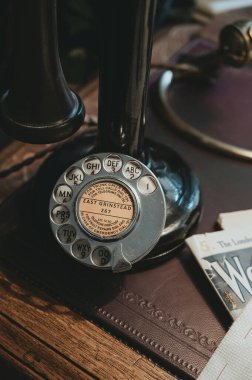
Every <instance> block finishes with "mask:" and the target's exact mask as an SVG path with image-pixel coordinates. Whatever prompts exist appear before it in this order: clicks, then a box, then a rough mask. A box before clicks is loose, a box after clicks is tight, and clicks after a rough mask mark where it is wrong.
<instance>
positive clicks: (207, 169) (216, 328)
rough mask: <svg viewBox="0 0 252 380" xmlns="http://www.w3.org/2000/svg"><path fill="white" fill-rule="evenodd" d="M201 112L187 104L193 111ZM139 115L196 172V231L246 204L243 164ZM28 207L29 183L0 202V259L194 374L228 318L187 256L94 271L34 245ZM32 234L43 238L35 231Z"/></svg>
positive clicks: (175, 369) (249, 182)
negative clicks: (132, 268)
mask: <svg viewBox="0 0 252 380" xmlns="http://www.w3.org/2000/svg"><path fill="white" fill-rule="evenodd" d="M238 92H239V91H238ZM201 111H202V112H204V110H201V109H199V108H197V109H194V112H196V113H197V115H199V113H200V112H201ZM230 112H231V110H230ZM199 116H200V115H199ZM200 117H203V116H202V115H201V116H200ZM147 120H148V128H147V135H148V137H152V138H153V139H155V140H156V141H157V142H161V143H164V144H167V145H168V146H171V147H172V148H173V149H175V150H176V151H177V152H179V153H180V155H181V156H182V157H184V159H185V160H186V161H187V163H188V164H189V165H190V166H191V167H192V168H193V169H194V170H195V172H196V173H197V175H198V176H199V179H200V182H201V186H202V203H203V215H202V218H201V220H200V223H199V225H198V228H197V232H199V233H202V232H209V231H212V230H213V229H214V224H215V221H216V219H217V216H218V213H220V212H227V211H235V210H239V209H246V208H251V194H252V176H251V163H249V162H245V161H239V160H238V159H233V158H229V157H225V156H223V155H221V154H218V153H216V152H213V151H211V150H207V149H206V148H203V147H199V146H197V145H193V144H192V143H191V142H189V141H187V140H186V139H184V138H182V137H180V136H179V135H177V134H176V133H174V132H173V131H172V130H171V129H170V128H169V126H168V125H165V124H164V123H163V122H162V121H161V120H159V119H158V117H157V115H156V114H155V113H154V111H153V110H152V109H151V108H149V110H148V116H147ZM222 127H223V128H228V126H225V125H224V126H222ZM31 208H32V203H31V186H30V185H29V186H28V187H26V188H24V189H23V190H22V191H20V192H19V193H17V194H16V195H15V196H14V197H13V198H11V199H10V200H9V201H7V202H6V203H5V204H4V205H3V206H2V207H1V209H0V221H1V222H0V223H1V224H0V231H1V236H0V257H1V260H2V261H3V262H4V263H5V264H6V265H8V266H10V265H11V266H13V267H15V268H17V270H18V271H20V272H21V273H23V274H24V275H25V276H28V279H31V280H32V281H34V282H35V283H37V284H38V285H39V286H41V287H42V288H44V289H45V290H46V291H47V292H49V293H50V294H52V295H54V296H57V297H58V298H59V299H61V300H62V302H64V303H66V304H68V305H69V306H71V307H72V308H73V309H75V310H77V311H79V312H80V313H83V314H84V315H87V316H88V317H89V318H91V319H92V320H94V321H95V322H96V323H98V324H100V325H102V326H104V327H105V328H106V329H108V330H109V331H112V332H113V333H114V334H116V335H117V336H119V337H120V338H122V339H123V341H126V342H128V343H129V344H130V345H131V346H134V347H136V348H137V349H139V350H140V351H141V352H144V353H145V354H146V355H147V356H148V357H150V358H152V359H153V360H154V361H158V362H159V363H161V364H162V365H163V366H165V367H166V368H168V369H169V370H170V371H171V372H172V373H174V374H176V375H177V376H179V377H180V378H183V379H185V378H187V377H189V378H197V377H198V375H199V373H200V371H201V370H202V368H203V367H204V366H205V365H206V363H207V361H208V360H209V358H210V356H211V355H212V353H213V351H214V349H215V347H216V346H217V345H218V344H219V342H220V341H221V339H222V338H223V336H224V334H225V331H226V329H227V328H228V326H229V324H230V320H229V319H228V316H227V313H226V311H225V309H224V307H223V306H222V304H221V302H220V301H219V300H218V299H217V297H216V296H215V294H214V291H213V290H212V288H211V286H210V285H209V283H208V281H207V280H206V279H205V278H204V276H203V274H202V273H201V271H200V270H199V268H198V266H197V264H196V262H195V261H194V259H193V257H192V255H191V253H190V252H189V251H188V250H187V249H186V248H184V249H181V250H180V251H179V252H177V254H176V256H173V257H171V258H170V260H168V261H166V262H165V263H163V264H161V265H159V266H156V267H153V268H149V269H146V270H144V271H141V272H132V273H126V274H125V273H124V274H117V275H112V274H109V273H105V272H98V271H97V272H96V271H93V270H89V269H86V268H83V267H82V266H80V265H79V264H77V263H75V262H73V261H72V260H70V259H69V258H68V257H67V256H66V255H65V254H64V253H63V252H61V251H59V250H58V249H57V248H56V247H52V248H51V249H42V247H41V243H40V242H39V240H38V239H37V238H36V236H35V235H34V233H33V227H32V224H34V222H33V223H32V222H31V218H30V211H31ZM37 218H39V215H37ZM39 235H40V237H41V238H42V240H44V241H46V240H47V239H48V236H47V235H46V234H44V233H43V231H39ZM141 238H143V237H141ZM122 354H123V353H122Z"/></svg>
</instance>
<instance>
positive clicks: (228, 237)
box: [186, 214, 252, 319]
mask: <svg viewBox="0 0 252 380" xmlns="http://www.w3.org/2000/svg"><path fill="white" fill-rule="evenodd" d="M222 215H223V214H222ZM245 219H246V218H245ZM186 243H187V245H188V246H189V247H190V249H191V251H192V252H193V254H194V256H195V258H196V259H197V261H198V263H199V264H200V266H201V267H202V269H203V270H204V272H205V274H206V276H207V278H208V279H209V281H210V283H211V284H212V286H213V287H214V289H215V290H216V292H217V293H218V295H219V297H220V299H221V300H222V302H223V303H224V305H225V307H226V308H227V310H228V311H229V313H230V314H231V316H232V318H233V319H236V318H237V317H238V316H239V315H240V313H241V312H242V310H243V308H244V307H245V305H246V304H247V303H248V301H249V300H250V299H251V298H252V228H248V227H242V224H241V225H240V228H239V229H238V228H237V229H230V230H223V231H217V232H212V233H206V234H201V235H194V236H191V237H190V238H188V239H186Z"/></svg>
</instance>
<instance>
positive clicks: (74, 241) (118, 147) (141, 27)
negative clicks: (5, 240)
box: [1, 0, 200, 272]
mask: <svg viewBox="0 0 252 380" xmlns="http://www.w3.org/2000/svg"><path fill="white" fill-rule="evenodd" d="M155 6H156V1H155V0H145V1H142V0H127V1H122V0H109V1H104V2H101V3H100V9H99V10H100V13H101V18H100V29H101V49H100V50H101V57H100V84H99V123H98V124H99V127H98V134H97V135H91V136H87V137H86V136H85V137H82V138H80V139H79V140H78V141H77V142H74V143H72V144H69V145H68V146H65V147H64V148H62V149H61V150H60V151H57V152H56V153H54V154H53V155H52V156H51V157H50V158H49V159H48V160H46V162H45V163H44V164H43V166H42V168H41V169H40V171H39V173H38V174H37V176H36V178H35V190H34V199H35V200H34V206H33V207H34V209H36V216H35V217H36V223H35V224H36V228H37V230H38V235H40V236H42V240H43V239H44V240H47V238H46V239H45V236H47V235H46V234H45V229H46V228H48V226H49V225H51V231H52V232H53V235H54V238H55V239H56V241H57V242H58V244H59V245H60V246H61V248H62V251H63V250H64V251H66V252H67V253H68V254H69V255H70V257H72V258H73V259H75V260H77V261H78V262H80V263H81V264H84V265H86V266H89V267H92V268H97V269H112V271H114V272H120V271H124V270H128V269H131V268H132V265H134V264H135V263H137V262H138V261H140V260H142V262H143V263H148V262H150V263H151V262H155V261H157V260H161V259H164V258H166V257H169V255H170V253H171V252H172V251H174V250H175V249H176V248H177V247H178V246H180V245H181V244H182V243H183V240H184V238H185V237H186V235H187V234H188V232H189V231H190V230H191V228H192V227H193V226H194V224H195V223H196V221H197V219H198V217H199V212H200V211H199V209H200V207H199V203H200V192H199V184H198V181H197V178H196V177H195V175H194V174H193V173H192V171H191V170H190V169H189V167H188V166H187V165H186V164H185V163H184V162H183V160H182V159H181V158H180V157H179V156H178V155H177V154H176V153H175V152H174V151H172V150H170V149H169V148H168V147H167V146H165V145H158V144H156V143H154V142H152V141H149V140H145V139H144V128H145V108H146V94H147V85H148V77H149V70H150V57H151V47H152V34H153V19H154V13H155ZM13 28H14V30H13V39H14V54H13V56H12V66H11V67H12V72H13V75H12V81H11V83H9V88H8V89H7V90H6V91H5V92H4V94H3V95H2V97H1V127H2V129H3V130H4V131H5V132H6V133H7V134H9V135H11V136H12V137H14V138H17V139H19V140H22V141H24V142H29V143H49V142H55V141H59V140H63V139H66V138H67V137H69V136H70V135H72V134H73V133H74V132H75V131H76V130H77V129H78V128H79V127H80V126H81V124H82V122H83V119H84V113H85V111H84V106H83V104H82V101H81V99H80V97H79V96H78V95H77V94H76V93H74V92H73V91H71V90H70V89H69V88H68V85H67V83H66V80H65V78H64V75H63V72H62V69H61V65H60V60H59V55H58V45H57V25H56V1H55V0H36V1H34V0H24V1H22V2H21V1H18V0H16V1H15V2H14V20H13ZM38 216H39V217H38ZM38 219H39V220H38ZM41 221H42V222H41ZM48 231H49V230H48ZM51 231H50V232H48V238H49V234H50V236H51ZM62 254H64V253H62Z"/></svg>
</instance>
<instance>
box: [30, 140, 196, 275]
mask: <svg viewBox="0 0 252 380" xmlns="http://www.w3.org/2000/svg"><path fill="white" fill-rule="evenodd" d="M95 140H96V135H88V136H87V135H85V137H83V138H80V139H79V140H78V142H76V141H75V142H74V143H71V144H69V145H68V146H64V147H63V148H61V149H60V150H58V151H57V152H56V153H54V154H52V155H51V156H50V157H49V158H48V159H47V160H46V161H45V162H44V163H43V165H42V166H41V168H40V169H39V171H38V173H37V175H36V177H35V179H34V192H33V194H34V199H33V203H34V208H33V209H34V211H35V213H34V214H36V215H40V219H39V221H38V220H36V222H35V221H34V225H36V230H37V231H39V230H41V229H42V230H43V231H47V235H46V236H48V241H47V242H46V244H49V245H51V244H53V243H54V242H53V240H54V238H53V236H52V233H51V230H50V226H49V220H48V205H49V199H50V195H51V192H52V189H53V187H54V185H55V183H56V181H57V179H58V178H59V177H60V175H61V174H62V172H63V171H64V170H65V169H66V168H68V167H69V166H70V165H71V164H73V163H74V162H75V161H78V160H80V159H81V158H84V157H85V156H87V155H89V154H91V153H95V152H96V145H95ZM144 152H145V162H144V163H145V165H147V167H148V168H149V169H151V170H152V171H153V173H154V174H155V175H156V177H157V179H158V180H159V182H160V184H161V186H162V188H163V190H164V195H165V201H166V222H165V228H164V230H163V233H162V235H161V238H160V240H159V242H158V244H157V245H156V246H155V248H154V249H152V251H151V252H150V253H149V254H148V255H147V256H146V257H145V258H144V259H143V260H141V261H140V262H139V263H137V264H136V265H135V267H137V268H138V267H141V266H142V265H148V264H152V263H153V264H154V263H156V262H159V261H162V260H165V259H167V258H168V257H170V256H171V254H172V253H174V252H175V251H176V250H177V248H178V247H180V246H181V245H182V244H183V242H184V239H185V238H186V236H187V235H188V234H189V233H190V231H191V230H192V228H193V227H194V226H195V225H196V223H197V221H198V219H199V216H200V190H199V182H198V180H197V177H196V176H195V174H194V173H193V172H192V171H191V169H190V168H189V167H188V166H187V165H186V163H185V162H184V161H183V160H182V159H181V158H180V157H179V156H178V154H177V153H175V152H174V151H173V150H172V149H170V148H168V147H167V146H164V145H161V144H157V143H154V142H153V141H150V140H146V141H145V147H144ZM36 219H37V218H36ZM38 223H39V228H37V226H38ZM43 236H45V235H44V233H43ZM140 238H144V237H140Z"/></svg>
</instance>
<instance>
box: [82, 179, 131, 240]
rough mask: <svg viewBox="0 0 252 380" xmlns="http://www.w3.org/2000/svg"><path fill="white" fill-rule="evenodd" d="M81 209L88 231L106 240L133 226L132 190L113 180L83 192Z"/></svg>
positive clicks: (95, 184) (97, 183)
mask: <svg viewBox="0 0 252 380" xmlns="http://www.w3.org/2000/svg"><path fill="white" fill-rule="evenodd" d="M78 208H79V210H78V211H79V217H80V220H81V222H82V224H83V226H84V227H85V228H86V230H88V231H89V232H90V233H91V234H93V235H95V236H98V237H99V238H103V239H104V238H105V239H106V238H112V237H116V236H117V235H119V234H120V235H121V234H122V233H123V232H124V231H125V230H127V229H128V227H129V226H130V225H131V223H132V222H133V219H134V215H135V208H134V201H133V198H132V195H131V194H130V192H129V190H128V189H127V188H126V187H124V186H123V185H122V184H120V183H118V182H114V181H101V182H96V183H93V184H92V185H90V186H89V187H88V188H87V189H85V191H84V192H83V193H82V195H81V198H80V201H79V206H78Z"/></svg>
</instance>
